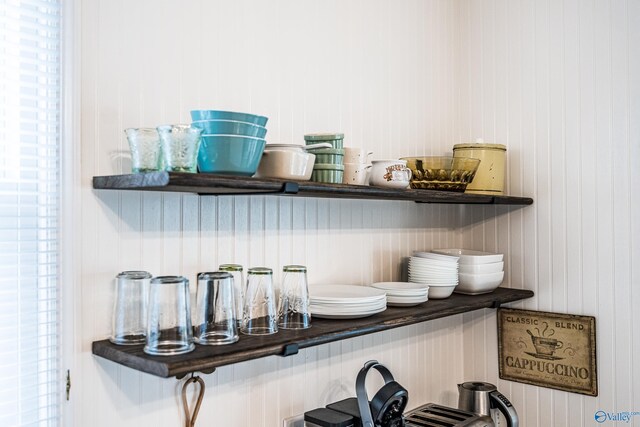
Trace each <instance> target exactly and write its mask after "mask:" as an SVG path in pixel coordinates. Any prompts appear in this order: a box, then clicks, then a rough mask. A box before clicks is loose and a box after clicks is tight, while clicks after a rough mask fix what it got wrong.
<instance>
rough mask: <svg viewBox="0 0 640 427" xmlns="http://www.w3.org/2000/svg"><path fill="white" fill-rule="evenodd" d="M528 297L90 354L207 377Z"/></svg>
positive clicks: (100, 345) (493, 297)
mask: <svg viewBox="0 0 640 427" xmlns="http://www.w3.org/2000/svg"><path fill="white" fill-rule="evenodd" d="M532 296H533V292H532V291H529V290H523V289H510V288H498V289H496V290H495V291H494V292H492V293H489V294H484V295H475V296H469V295H460V294H453V295H452V296H451V297H449V298H447V299H442V300H430V301H427V302H425V303H423V304H420V305H418V306H414V307H404V308H396V307H389V308H388V309H387V310H386V311H384V312H382V313H379V314H376V315H374V316H371V317H365V318H363V319H350V320H326V319H313V326H312V327H311V328H310V329H306V330H302V331H291V330H284V329H282V330H280V331H279V332H278V333H277V334H274V335H270V336H247V335H240V340H239V341H238V342H237V343H235V344H231V345H225V346H200V345H196V349H195V350H194V351H193V352H191V353H188V354H183V355H179V356H169V357H160V356H149V355H147V354H145V353H144V352H143V351H142V345H136V346H119V345H115V344H112V343H111V342H109V341H108V340H103V341H96V342H94V343H93V345H92V351H93V354H95V355H97V356H100V357H103V358H105V359H108V360H111V361H113V362H116V363H119V364H121V365H124V366H128V367H130V368H132V369H136V370H139V371H142V372H146V373H149V374H152V375H156V376H159V377H163V378H169V377H182V376H184V375H186V374H189V373H191V372H212V371H213V370H214V369H215V368H217V367H219V366H225V365H230V364H233V363H238V362H244V361H246V360H252V359H258V358H261V357H265V356H273V355H280V356H285V355H289V354H295V353H297V350H298V349H300V348H306V347H313V346H316V345H320V344H326V343H329V342H332V341H338V340H343V339H346V338H352V337H357V336H360V335H366V334H371V333H374V332H380V331H386V330H388V329H393V328H398V327H401V326H406V325H411V324H415V323H420V322H425V321H427V320H433V319H438V318H441V317H447V316H453V315H455V314H460V313H466V312H469V311H474V310H478V309H481V308H492V307H493V308H495V307H498V306H499V305H500V304H505V303H508V302H513V301H518V300H522V299H526V298H531V297H532Z"/></svg>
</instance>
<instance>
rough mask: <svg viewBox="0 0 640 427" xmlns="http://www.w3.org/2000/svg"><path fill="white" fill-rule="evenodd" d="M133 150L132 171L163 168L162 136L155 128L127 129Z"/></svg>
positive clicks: (130, 146) (139, 171)
mask: <svg viewBox="0 0 640 427" xmlns="http://www.w3.org/2000/svg"><path fill="white" fill-rule="evenodd" d="M124 133H125V134H126V135H127V141H128V142H129V149H130V151H131V172H133V173H144V172H154V171H159V170H162V149H161V147H160V136H159V135H158V131H157V130H156V129H153V128H129V129H125V131H124Z"/></svg>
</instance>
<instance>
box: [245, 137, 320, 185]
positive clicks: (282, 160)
mask: <svg viewBox="0 0 640 427" xmlns="http://www.w3.org/2000/svg"><path fill="white" fill-rule="evenodd" d="M267 147H269V146H268V145H267ZM315 161H316V156H315V154H311V153H307V152H306V151H304V150H295V149H293V150H288V149H282V150H279V149H269V148H265V150H264V153H263V154H262V159H260V164H259V165H258V170H257V171H256V175H255V176H256V177H258V178H279V179H294V180H298V181H308V180H309V179H310V178H311V173H312V172H313V164H314V162H315Z"/></svg>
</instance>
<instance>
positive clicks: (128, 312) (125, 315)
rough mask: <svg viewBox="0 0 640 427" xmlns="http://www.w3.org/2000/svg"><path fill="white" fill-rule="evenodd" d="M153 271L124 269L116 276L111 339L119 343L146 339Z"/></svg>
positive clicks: (139, 341) (140, 341)
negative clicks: (148, 300) (150, 284)
mask: <svg viewBox="0 0 640 427" xmlns="http://www.w3.org/2000/svg"><path fill="white" fill-rule="evenodd" d="M150 281H151V273H148V272H146V271H123V272H122V273H120V274H118V275H117V276H116V295H115V301H114V304H113V315H112V320H111V336H110V337H109V341H111V342H112V343H114V344H118V345H134V344H142V343H144V342H145V341H146V333H147V331H146V325H147V296H148V292H149V282H150Z"/></svg>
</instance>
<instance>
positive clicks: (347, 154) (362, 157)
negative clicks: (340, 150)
mask: <svg viewBox="0 0 640 427" xmlns="http://www.w3.org/2000/svg"><path fill="white" fill-rule="evenodd" d="M372 154H373V151H367V150H365V149H364V148H355V147H344V163H362V164H366V163H368V162H369V161H368V160H367V158H368V157H369V156H370V155H372Z"/></svg>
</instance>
